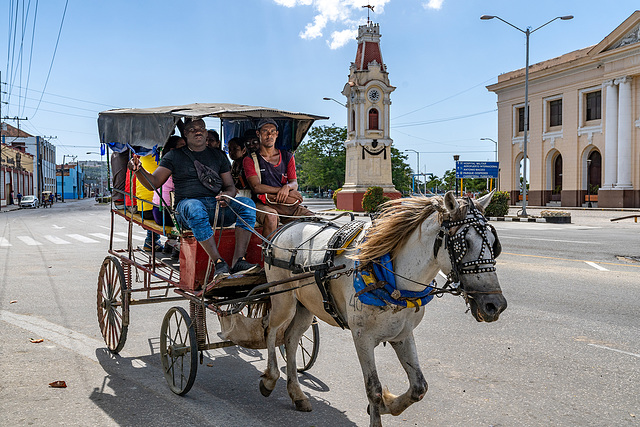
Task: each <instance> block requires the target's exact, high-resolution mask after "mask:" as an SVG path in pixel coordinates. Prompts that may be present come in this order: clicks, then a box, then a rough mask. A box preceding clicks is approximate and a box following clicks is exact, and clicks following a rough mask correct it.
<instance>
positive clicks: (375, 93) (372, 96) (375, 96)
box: [368, 89, 380, 102]
mask: <svg viewBox="0 0 640 427" xmlns="http://www.w3.org/2000/svg"><path fill="white" fill-rule="evenodd" d="M368 96H369V101H371V102H378V101H379V100H380V91H379V90H378V89H371V90H370V91H369V95H368Z"/></svg>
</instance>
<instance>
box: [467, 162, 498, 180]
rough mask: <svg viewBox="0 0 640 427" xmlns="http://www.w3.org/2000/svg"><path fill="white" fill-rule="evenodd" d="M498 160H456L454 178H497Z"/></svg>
mask: <svg viewBox="0 0 640 427" xmlns="http://www.w3.org/2000/svg"><path fill="white" fill-rule="evenodd" d="M498 164H499V163H498V162H461V161H458V162H456V178H458V179H460V178H497V177H498Z"/></svg>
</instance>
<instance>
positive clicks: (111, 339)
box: [97, 256, 131, 353]
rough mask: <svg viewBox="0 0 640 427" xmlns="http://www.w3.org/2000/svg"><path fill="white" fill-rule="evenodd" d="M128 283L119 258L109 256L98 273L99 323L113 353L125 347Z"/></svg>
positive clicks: (105, 340)
mask: <svg viewBox="0 0 640 427" xmlns="http://www.w3.org/2000/svg"><path fill="white" fill-rule="evenodd" d="M127 289H128V284H127V282H126V280H125V277H124V269H123V268H122V265H121V264H120V261H119V260H118V258H116V257H113V256H108V257H106V258H105V259H104V261H103V262H102V267H100V273H99V275H98V301H97V305H98V324H99V325H100V332H102V338H104V342H105V343H106V344H107V348H108V349H109V350H111V352H112V353H118V352H120V350H122V347H124V343H125V341H126V340H127V329H128V328H129V299H130V297H131V296H130V294H129V293H128V292H125V291H126V290H127Z"/></svg>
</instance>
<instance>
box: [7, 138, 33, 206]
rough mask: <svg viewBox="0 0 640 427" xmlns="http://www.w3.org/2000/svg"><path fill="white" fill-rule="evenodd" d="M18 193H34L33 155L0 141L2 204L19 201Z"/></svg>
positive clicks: (25, 194) (24, 194)
mask: <svg viewBox="0 0 640 427" xmlns="http://www.w3.org/2000/svg"><path fill="white" fill-rule="evenodd" d="M12 192H13V194H12ZM18 193H20V194H22V195H23V196H27V195H32V194H33V156H32V155H31V154H29V153H26V152H25V151H24V149H21V148H16V147H10V146H9V145H6V144H3V143H0V206H7V205H8V204H11V203H12V202H13V203H18V201H17V199H16V197H17V195H18Z"/></svg>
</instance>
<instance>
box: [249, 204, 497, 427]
mask: <svg viewBox="0 0 640 427" xmlns="http://www.w3.org/2000/svg"><path fill="white" fill-rule="evenodd" d="M492 194H493V193H492ZM492 194H489V195H487V196H485V197H484V198H482V199H479V200H478V201H477V202H476V205H475V206H469V201H470V199H464V200H463V199H456V198H455V197H454V195H453V193H451V192H449V193H447V194H446V195H445V196H444V198H442V197H432V198H425V197H414V198H408V199H399V200H395V201H391V202H388V203H387V204H386V205H385V206H384V208H383V210H382V211H381V214H380V216H379V217H378V218H377V219H376V220H375V221H374V223H373V225H372V226H371V227H369V228H368V229H366V230H365V231H364V232H362V233H360V237H359V238H358V239H357V241H356V243H359V244H358V252H357V253H355V252H353V251H351V255H350V256H346V255H345V254H343V255H338V256H336V258H335V260H334V261H333V265H341V264H346V266H347V269H352V268H353V266H354V259H357V260H358V261H359V262H360V267H361V268H362V267H366V266H367V265H371V263H375V262H376V260H377V259H378V258H379V257H380V256H382V255H384V254H387V253H389V254H391V257H392V260H393V264H394V265H393V267H394V271H395V274H396V283H397V288H398V290H399V291H413V292H420V291H424V289H425V286H426V285H427V284H429V283H430V282H431V281H432V280H433V279H434V278H435V276H436V274H437V273H438V271H439V270H442V271H443V272H444V273H446V274H449V277H450V278H451V279H452V280H451V281H453V282H458V281H459V282H460V285H459V287H458V288H457V291H458V292H460V293H461V294H462V295H463V296H464V297H465V300H466V301H467V303H468V305H469V307H470V309H471V312H472V314H473V316H474V317H475V318H476V320H477V321H479V322H481V321H485V322H492V321H494V320H497V319H498V316H499V315H500V313H501V312H502V311H503V310H504V309H505V308H506V306H507V302H506V300H505V299H504V297H503V296H502V292H501V290H500V285H499V283H498V278H497V276H496V273H495V267H493V266H494V265H495V257H496V256H497V255H498V253H499V250H500V249H499V242H498V241H497V235H496V234H495V230H494V229H493V227H492V226H491V225H489V224H488V222H487V221H486V219H485V218H484V216H483V215H482V213H481V212H482V211H484V208H485V207H486V206H487V205H488V204H489V201H490V200H491V196H492ZM478 208H479V209H480V210H479V209H478ZM324 224H325V223H323V222H308V221H307V222H299V223H295V224H294V225H292V226H290V227H285V228H284V229H283V230H282V232H280V233H279V234H276V236H275V237H274V239H273V246H272V247H271V249H270V250H271V251H272V255H273V258H275V259H279V260H282V261H286V262H290V260H291V256H292V251H291V250H288V249H289V248H296V247H298V246H300V244H301V243H303V245H302V247H301V249H299V250H298V251H297V252H296V254H295V264H298V265H302V266H312V265H317V264H321V263H322V262H323V261H324V255H325V251H324V250H323V249H324V248H326V247H327V241H328V240H329V238H330V237H331V236H332V235H333V234H334V233H335V231H336V228H334V227H329V228H327V229H325V230H323V231H321V232H319V233H318V231H319V230H320V228H321V227H322V226H323V225H324ZM316 233H318V234H316ZM362 236H366V238H365V239H363V238H362ZM278 265H280V267H278V266H275V265H271V266H268V265H267V266H265V268H266V273H267V278H268V280H269V281H274V280H282V279H287V278H290V277H292V276H293V275H294V273H293V272H292V271H290V269H287V268H282V265H283V264H282V262H280V263H278ZM335 276H337V277H335ZM335 276H332V277H331V280H330V281H329V284H328V285H327V288H328V291H329V293H330V297H332V299H333V301H334V305H335V309H336V311H337V317H338V318H339V319H342V320H343V321H344V323H346V326H347V327H348V328H349V329H350V330H351V334H352V335H353V341H354V344H355V347H356V352H357V354H358V358H359V361H360V365H361V367H362V373H363V375H364V383H365V388H366V392H367V397H368V399H369V407H368V412H369V414H370V425H371V426H381V425H382V424H381V418H380V415H381V414H392V415H398V414H400V413H401V412H402V411H404V410H405V409H406V408H408V407H409V406H410V405H411V404H413V403H414V402H417V401H419V400H421V399H422V398H423V397H424V395H425V393H426V391H427V382H426V381H425V379H424V376H423V375H422V372H421V370H420V365H419V362H418V354H417V352H416V346H415V342H414V337H413V329H414V328H415V327H416V326H418V324H419V323H420V321H421V320H422V317H423V315H424V312H425V310H424V307H423V306H419V305H417V304H416V305H415V306H412V304H411V303H408V305H409V306H412V308H404V307H402V306H401V305H396V304H393V303H390V304H388V305H385V306H374V305H366V304H363V303H362V302H361V301H360V300H359V297H358V296H356V291H355V289H354V285H353V276H349V275H339V274H338V275H335ZM300 282H302V283H300ZM308 283H309V280H300V281H297V282H292V283H287V284H286V285H281V286H280V287H279V288H278V289H287V288H295V287H297V286H300V285H305V284H306V286H303V287H300V288H297V289H295V290H292V291H289V292H283V293H281V294H278V295H273V296H271V306H272V308H271V312H270V315H269V326H268V328H267V331H266V339H267V349H268V362H267V368H266V370H265V372H264V374H263V375H262V379H261V381H260V391H261V393H262V394H263V395H264V396H269V394H270V393H271V391H272V390H273V389H274V387H275V385H276V381H277V380H278V377H279V375H280V371H279V370H278V366H277V359H276V336H277V335H280V336H282V335H281V334H282V330H283V328H284V329H285V331H286V332H285V348H286V352H287V390H288V392H289V396H290V397H291V399H292V401H293V402H294V404H295V407H296V409H297V410H300V411H310V410H311V404H310V402H309V398H308V397H307V396H306V395H305V394H304V393H303V392H302V390H301V389H300V384H299V382H298V377H297V372H296V360H295V354H296V349H297V345H298V341H299V339H300V337H301V336H302V334H303V333H304V331H306V329H307V328H308V327H309V325H310V324H311V321H312V319H313V316H314V315H315V316H317V317H318V318H320V319H322V320H323V321H325V322H326V323H329V324H330V325H334V326H338V322H337V321H336V319H335V318H334V317H333V316H332V315H330V314H329V313H327V311H325V307H324V304H323V297H322V293H321V291H320V290H319V288H318V286H317V285H316V284H315V283H314V284H311V285H308ZM396 297H397V294H396ZM279 332H280V333H279ZM381 342H389V343H391V346H392V347H393V349H394V350H395V352H396V355H397V357H398V359H399V361H400V363H401V364H402V366H403V368H404V370H405V371H406V373H407V376H408V378H409V389H408V390H407V391H406V392H405V393H404V394H402V395H400V396H394V395H393V394H391V393H390V392H389V391H388V390H386V389H385V390H384V391H383V389H382V387H381V385H380V381H379V379H378V374H377V371H376V365H375V358H374V348H375V347H376V346H377V345H378V344H380V343H381Z"/></svg>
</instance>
